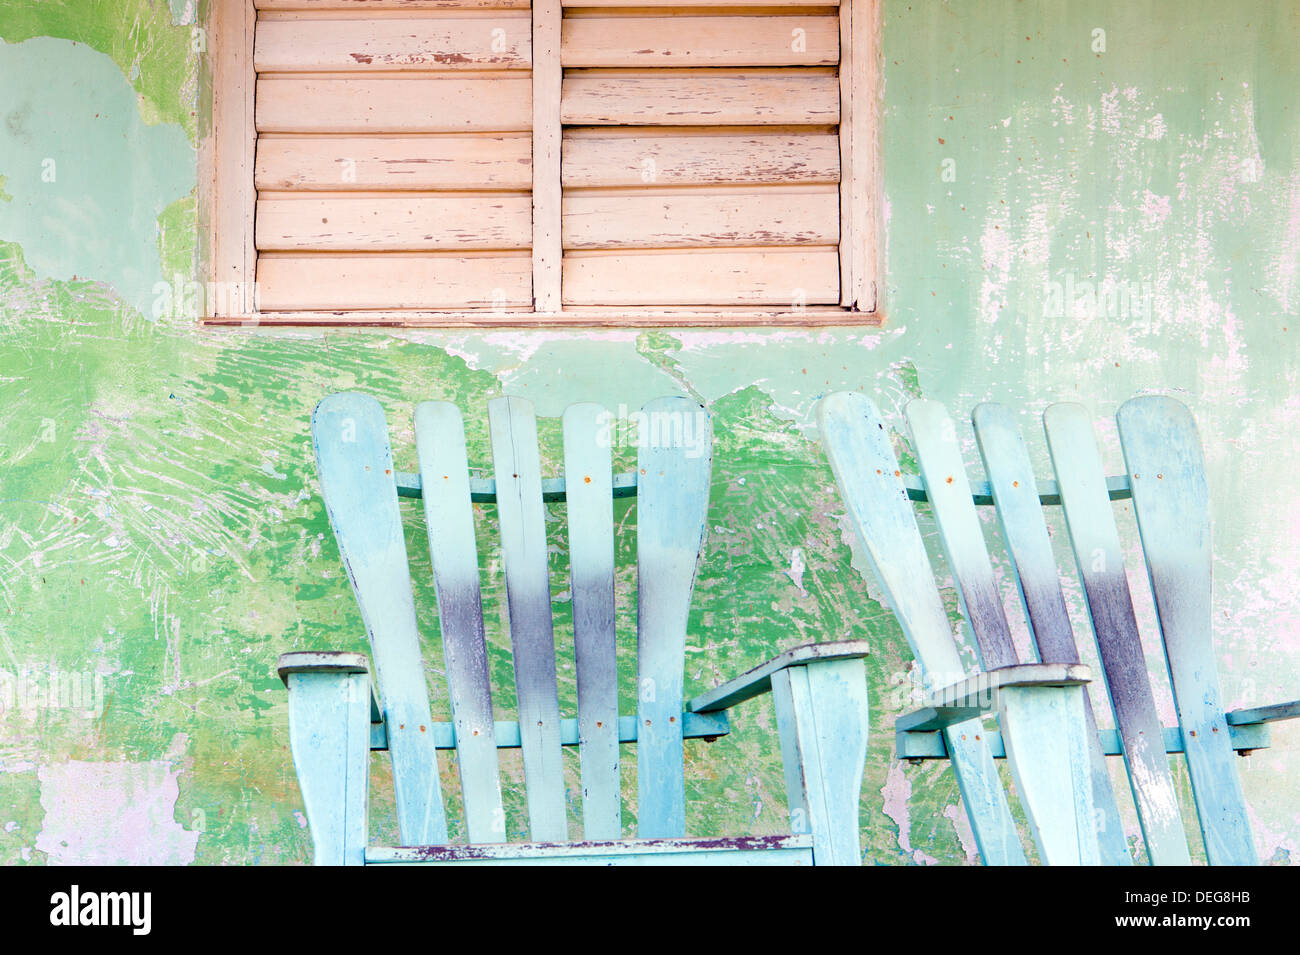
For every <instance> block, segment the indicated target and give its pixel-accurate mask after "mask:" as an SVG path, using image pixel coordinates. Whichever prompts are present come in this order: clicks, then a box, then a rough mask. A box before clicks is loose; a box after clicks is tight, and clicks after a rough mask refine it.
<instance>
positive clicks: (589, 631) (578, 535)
mask: <svg viewBox="0 0 1300 955" xmlns="http://www.w3.org/2000/svg"><path fill="white" fill-rule="evenodd" d="M611 421H612V416H611V415H610V413H609V412H608V411H606V410H605V409H604V408H602V407H601V406H600V405H596V404H575V405H570V406H569V407H568V408H566V409H565V411H564V418H563V423H564V476H565V481H566V483H565V488H566V494H565V503H566V507H565V510H566V512H567V514H568V525H569V576H570V591H571V593H572V594H573V598H572V599H573V646H574V658H575V659H574V662H575V665H576V668H577V676H578V726H579V730H580V733H581V744H580V745H581V749H580V757H581V766H582V835H583V838H584V839H587V840H592V839H617V838H619V836H620V835H621V834H622V831H623V817H622V810H621V807H620V788H619V771H618V659H617V657H616V653H615V649H616V642H615V633H614V495H613V469H612V465H611V452H610V431H609V428H610V423H611Z"/></svg>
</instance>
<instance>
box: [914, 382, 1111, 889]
mask: <svg viewBox="0 0 1300 955" xmlns="http://www.w3.org/2000/svg"><path fill="white" fill-rule="evenodd" d="M905 416H906V418H907V424H908V429H909V430H910V431H911V434H912V443H913V445H914V447H915V448H916V457H917V461H918V463H919V465H920V468H921V477H922V479H923V480H924V481H925V490H926V495H927V496H928V497H929V499H930V506H931V508H932V509H933V511H934V516H935V521H936V522H937V523H938V525H939V536H940V537H941V538H942V540H943V545H944V551H945V552H946V553H947V555H948V564H949V567H950V568H951V570H952V575H953V581H954V583H955V584H956V585H957V592H958V594H960V596H961V606H962V612H963V614H964V615H965V617H966V620H967V622H968V623H969V624H970V627H971V630H972V631H973V632H974V634H975V640H976V643H977V645H978V646H979V650H980V658H981V660H982V662H983V668H984V669H985V670H996V669H1001V668H1003V667H1009V666H1015V665H1016V664H1017V663H1019V662H1020V660H1019V657H1018V656H1017V654H1016V648H1015V645H1014V644H1013V642H1012V639H1011V628H1010V626H1009V625H1008V623H1007V616H1006V611H1005V610H1004V609H1003V606H1002V597H1001V594H1000V593H999V589H998V584H997V580H996V579H995V578H994V576H993V564H992V561H990V559H989V552H988V547H987V545H986V544H985V540H984V531H983V529H982V527H981V525H980V519H979V515H978V514H977V513H976V511H975V502H974V500H973V499H972V497H971V488H970V481H969V479H968V477H967V475H966V466H965V464H964V463H963V461H962V454H961V446H960V445H959V444H958V442H957V429H956V426H955V425H954V423H953V420H952V418H950V417H949V416H948V412H947V409H946V408H945V407H944V406H943V404H942V403H940V402H937V401H927V400H923V399H917V400H914V401H910V402H908V404H907V408H906V409H905ZM1079 696H1080V699H1079V700H1078V701H1077V709H1075V708H1070V709H1068V710H1067V709H1065V708H1062V707H1061V706H1060V704H1059V701H1058V700H1057V699H1056V698H1055V696H1054V695H1053V694H1050V693H1043V692H1030V693H1023V694H1011V695H1009V696H1007V697H1006V698H1005V699H1004V700H1002V701H1000V702H1001V703H1002V704H1003V710H1002V713H1001V716H1002V719H1001V724H1002V736H1003V739H1005V740H1006V744H1007V755H1008V757H1009V762H1010V764H1011V771H1012V775H1013V777H1014V778H1015V781H1016V788H1017V789H1018V790H1019V793H1020V797H1021V801H1022V802H1023V804H1024V806H1025V810H1026V812H1027V814H1028V816H1029V823H1030V829H1031V830H1032V832H1033V835H1034V839H1035V841H1036V842H1037V844H1038V849H1039V854H1040V856H1041V858H1042V859H1043V861H1044V862H1047V863H1049V864H1073V865H1078V864H1087V863H1089V862H1094V861H1096V860H1097V859H1098V842H1097V837H1096V830H1095V827H1094V825H1093V818H1092V816H1093V801H1092V792H1091V790H1092V787H1091V785H1088V786H1085V787H1083V788H1082V789H1079V787H1077V786H1076V785H1075V781H1076V779H1077V778H1089V777H1088V776H1087V775H1086V774H1087V773H1088V772H1089V771H1090V769H1091V766H1090V765H1089V760H1088V759H1087V753H1086V746H1087V729H1086V724H1085V721H1084V712H1083V707H1082V692H1080V694H1079ZM1013 697H1014V699H1013ZM1072 720H1074V722H1073V723H1071V721H1072ZM1067 738H1075V739H1077V740H1078V742H1079V749H1080V753H1079V759H1078V760H1077V761H1075V760H1073V759H1072V758H1071V757H1072V753H1070V751H1069V749H1068V747H1066V746H1065V745H1063V744H1064V742H1065V740H1066V739H1067ZM1094 738H1095V734H1094ZM1080 820H1084V823H1085V824H1084V825H1082V826H1081V825H1080V824H1079V823H1080Z"/></svg>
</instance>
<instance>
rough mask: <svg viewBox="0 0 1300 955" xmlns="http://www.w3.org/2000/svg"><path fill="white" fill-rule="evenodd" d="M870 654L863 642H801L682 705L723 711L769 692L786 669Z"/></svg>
mask: <svg viewBox="0 0 1300 955" xmlns="http://www.w3.org/2000/svg"><path fill="white" fill-rule="evenodd" d="M870 652H871V649H870V646H869V645H868V643H867V641H866V640H841V641H838V642H836V643H805V644H804V645H802V646H798V647H795V648H794V649H792V650H786V651H785V652H784V653H781V654H778V655H777V656H774V657H773V658H772V659H770V660H768V661H767V662H766V663H761V664H759V665H758V666H756V667H754V668H753V669H752V670H747V671H745V672H744V673H742V674H741V675H740V676H738V677H736V678H735V679H734V680H728V681H727V682H726V683H723V684H722V685H721V686H715V687H714V688H713V689H712V690H709V691H707V692H705V693H701V694H700V695H699V696H697V697H695V699H693V700H691V701H690V703H688V704H687V705H686V709H688V710H689V711H690V712H692V713H715V712H718V711H720V710H727V709H730V708H731V707H733V706H735V705H736V704H737V703H743V702H744V701H745V700H748V699H750V698H751V697H755V696H759V695H760V694H763V693H767V692H768V691H769V690H771V689H772V675H773V674H775V673H779V672H780V671H781V670H784V669H786V668H787V667H795V666H803V665H805V664H808V663H816V662H818V661H822V660H857V659H861V658H862V657H865V656H867V655H868V654H869V653H870Z"/></svg>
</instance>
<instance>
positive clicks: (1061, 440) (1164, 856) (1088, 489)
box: [1043, 403, 1190, 865]
mask: <svg viewBox="0 0 1300 955" xmlns="http://www.w3.org/2000/svg"><path fill="white" fill-rule="evenodd" d="M1043 425H1044V428H1045V430H1046V432H1047V446H1048V451H1049V453H1050V455H1051V459H1052V467H1053V469H1054V470H1055V471H1056V480H1057V484H1058V486H1059V488H1060V494H1061V504H1062V507H1063V509H1064V512H1065V520H1066V526H1067V528H1068V530H1069V535H1070V543H1071V546H1072V548H1073V551H1074V557H1075V563H1076V564H1077V566H1078V570H1079V578H1080V579H1081V580H1082V581H1083V587H1084V592H1085V595H1086V597H1087V603H1088V612H1089V615H1090V617H1091V619H1092V626H1093V632H1094V634H1095V635H1096V639H1097V646H1098V650H1099V655H1100V657H1101V663H1102V668H1103V670H1104V671H1105V674H1106V685H1107V688H1108V689H1109V691H1110V701H1111V706H1112V708H1113V710H1114V713H1115V723H1116V725H1117V727H1118V728H1119V733H1120V739H1121V740H1122V742H1123V747H1124V759H1125V762H1126V763H1127V765H1128V771H1129V781H1130V783H1131V784H1132V787H1133V799H1134V802H1135V803H1136V804H1137V810H1138V819H1139V821H1140V822H1141V825H1142V833H1143V835H1144V837H1145V839H1146V845H1147V854H1148V856H1149V858H1150V860H1151V862H1152V864H1153V865H1188V864H1190V855H1189V853H1188V849H1187V837H1186V834H1185V833H1184V831H1183V825H1182V817H1181V814H1180V812H1179V809H1178V798H1177V794H1176V793H1175V791H1174V781H1173V776H1172V774H1171V773H1170V769H1169V759H1168V757H1167V755H1166V754H1165V749H1164V746H1163V745H1162V744H1161V741H1162V739H1163V732H1162V730H1161V726H1160V718H1159V714H1158V713H1157V712H1156V704H1155V697H1154V695H1153V694H1152V692H1151V682H1150V677H1149V675H1148V672H1147V666H1146V657H1145V655H1144V654H1143V652H1142V643H1141V639H1140V637H1139V635H1138V627H1137V617H1136V615H1135V614H1134V611H1133V597H1132V594H1131V592H1130V590H1129V584H1128V577H1127V576H1126V574H1125V570H1124V558H1123V553H1122V551H1121V549H1120V540H1119V530H1118V528H1117V526H1116V523H1115V514H1114V511H1113V509H1112V505H1111V503H1110V497H1109V494H1108V493H1107V491H1106V475H1105V471H1104V470H1103V469H1102V465H1101V456H1100V455H1099V453H1098V451H1097V441H1096V437H1095V435H1094V434H1093V430H1092V421H1091V418H1090V417H1089V414H1088V411H1087V410H1086V409H1085V408H1084V407H1083V406H1082V405H1078V404H1073V403H1062V404H1055V405H1052V406H1051V407H1049V408H1048V409H1047V410H1046V411H1045V412H1044V413H1043Z"/></svg>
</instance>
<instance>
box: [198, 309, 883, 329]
mask: <svg viewBox="0 0 1300 955" xmlns="http://www.w3.org/2000/svg"><path fill="white" fill-rule="evenodd" d="M883 321H884V319H883V316H882V315H881V313H880V312H878V311H875V312H860V311H856V310H853V309H847V308H840V307H838V306H830V305H820V306H809V307H807V308H803V309H790V308H782V309H774V308H763V307H761V306H760V307H755V306H741V305H737V306H727V307H716V308H715V307H704V306H701V307H699V308H647V307H644V306H639V307H626V308H617V307H609V308H604V307H594V306H581V307H578V306H575V307H573V308H567V309H565V310H564V311H562V312H534V311H532V310H530V309H513V310H512V309H489V308H484V309H463V310H456V311H426V310H415V309H411V310H402V309H394V310H377V311H339V312H330V311H312V312H259V313H256V314H251V315H243V316H240V315H229V316H211V317H207V318H203V319H200V323H201V324H203V325H205V326H211V327H237V328H239V327H242V328H249V327H272V326H274V327H299V328H322V327H324V328H333V327H337V328H349V327H351V328H358V327H380V328H532V329H537V328H564V327H583V326H587V327H592V326H594V327H629V326H631V327H645V326H651V327H661V328H662V327H672V326H697V327H698V326H716V325H725V326H728V327H764V326H813V327H817V326H846V325H847V326H860V327H878V326H880V325H881V324H883Z"/></svg>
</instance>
